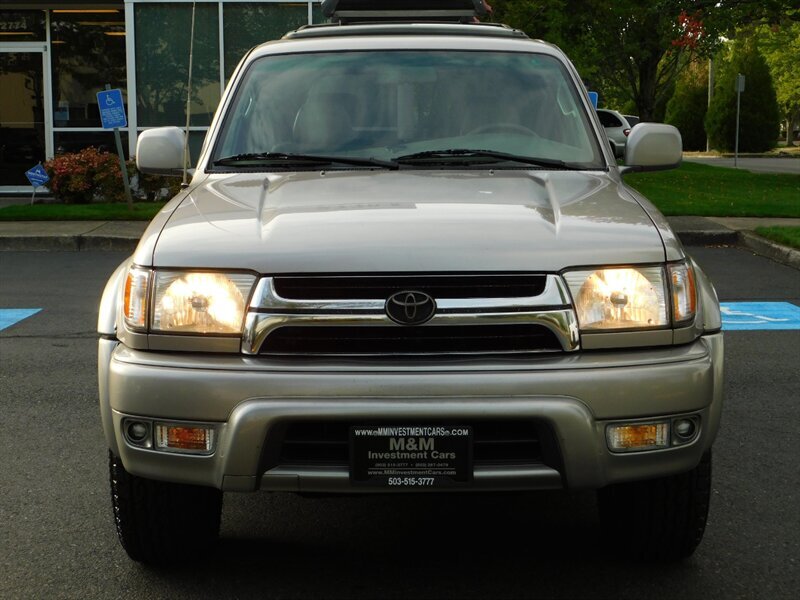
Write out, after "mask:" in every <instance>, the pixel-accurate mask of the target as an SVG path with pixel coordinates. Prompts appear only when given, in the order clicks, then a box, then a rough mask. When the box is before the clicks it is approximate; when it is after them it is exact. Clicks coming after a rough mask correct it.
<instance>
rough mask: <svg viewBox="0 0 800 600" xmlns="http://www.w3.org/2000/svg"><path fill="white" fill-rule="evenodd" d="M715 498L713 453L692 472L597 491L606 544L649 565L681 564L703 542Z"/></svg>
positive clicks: (616, 485) (704, 457) (707, 453)
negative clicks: (712, 487) (713, 494)
mask: <svg viewBox="0 0 800 600" xmlns="http://www.w3.org/2000/svg"><path fill="white" fill-rule="evenodd" d="M710 497H711V450H709V451H708V452H706V453H705V454H704V455H703V458H702V459H701V460H700V464H698V465H697V466H696V467H695V468H694V469H692V470H691V471H689V472H687V473H681V474H679V475H671V476H669V477H661V478H658V479H651V480H648V481H633V482H630V483H618V484H614V485H610V486H608V487H605V488H603V489H601V490H599V491H598V493H597V499H598V507H599V509H600V519H601V521H602V524H603V529H604V533H605V536H606V539H607V540H609V541H613V542H614V544H615V545H616V546H617V549H618V550H620V551H621V552H622V553H624V554H626V555H628V556H630V557H634V558H642V559H644V560H667V561H669V560H680V559H682V558H686V557H688V556H691V555H692V553H693V552H694V551H695V549H696V548H697V546H698V544H699V543H700V541H701V540H702V539H703V533H704V531H705V528H706V519H707V517H708V505H709V500H710Z"/></svg>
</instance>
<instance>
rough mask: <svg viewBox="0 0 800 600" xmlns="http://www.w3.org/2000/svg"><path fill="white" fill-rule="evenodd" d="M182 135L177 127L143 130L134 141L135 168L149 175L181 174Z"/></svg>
mask: <svg viewBox="0 0 800 600" xmlns="http://www.w3.org/2000/svg"><path fill="white" fill-rule="evenodd" d="M183 137H184V136H183V131H181V130H180V129H179V128H178V127H158V128H156V129H148V130H147V131H143V132H142V133H141V134H140V135H139V140H138V141H137V143H136V166H137V168H138V169H139V170H140V171H141V172H142V173H148V174H151V175H174V176H180V175H182V174H183Z"/></svg>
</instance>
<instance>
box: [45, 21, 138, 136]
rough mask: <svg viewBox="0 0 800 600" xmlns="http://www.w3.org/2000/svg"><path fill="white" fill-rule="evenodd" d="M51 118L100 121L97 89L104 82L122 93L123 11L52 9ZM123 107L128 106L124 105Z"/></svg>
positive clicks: (60, 122)
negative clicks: (66, 10)
mask: <svg viewBox="0 0 800 600" xmlns="http://www.w3.org/2000/svg"><path fill="white" fill-rule="evenodd" d="M50 23H51V25H50V27H51V34H50V36H51V40H52V44H53V52H52V60H53V124H54V125H55V126H56V127H100V126H101V125H102V124H101V122H100V111H99V110H98V108H97V92H99V91H100V90H102V89H104V87H105V84H110V85H111V87H112V88H121V89H122V94H123V99H125V96H126V95H127V76H126V66H125V15H124V13H123V11H122V10H112V9H105V10H81V11H78V10H71V11H69V12H64V11H59V10H54V11H53V13H52V16H51V20H50ZM126 111H127V108H126Z"/></svg>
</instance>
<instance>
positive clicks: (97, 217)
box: [0, 202, 165, 221]
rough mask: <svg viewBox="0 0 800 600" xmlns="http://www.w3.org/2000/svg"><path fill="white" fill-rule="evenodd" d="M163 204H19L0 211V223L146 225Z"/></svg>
mask: <svg viewBox="0 0 800 600" xmlns="http://www.w3.org/2000/svg"><path fill="white" fill-rule="evenodd" d="M164 204H165V203H164V202H136V203H134V205H133V210H132V211H130V210H128V205H127V204H126V203H125V202H120V203H113V204H112V203H100V202H98V203H96V204H34V205H33V206H31V205H29V204H21V205H16V206H6V207H5V208H0V221H149V220H150V219H152V218H153V217H154V216H155V215H156V213H157V212H158V211H159V210H161V207H163V206H164Z"/></svg>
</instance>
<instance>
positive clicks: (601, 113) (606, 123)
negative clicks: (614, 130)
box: [597, 110, 622, 127]
mask: <svg viewBox="0 0 800 600" xmlns="http://www.w3.org/2000/svg"><path fill="white" fill-rule="evenodd" d="M597 116H598V117H600V124H601V125H602V126H603V127H622V121H620V120H619V119H618V118H617V117H615V116H614V115H613V114H611V113H610V112H607V111H605V110H598V111H597Z"/></svg>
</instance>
